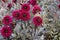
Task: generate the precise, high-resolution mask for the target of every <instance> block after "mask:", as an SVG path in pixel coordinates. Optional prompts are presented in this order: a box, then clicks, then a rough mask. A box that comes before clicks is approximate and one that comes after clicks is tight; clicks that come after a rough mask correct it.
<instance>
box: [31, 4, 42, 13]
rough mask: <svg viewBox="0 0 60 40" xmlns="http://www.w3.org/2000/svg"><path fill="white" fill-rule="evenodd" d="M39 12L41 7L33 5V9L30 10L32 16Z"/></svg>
mask: <svg viewBox="0 0 60 40" xmlns="http://www.w3.org/2000/svg"><path fill="white" fill-rule="evenodd" d="M40 11H41V7H40V6H38V5H35V6H34V7H33V10H32V12H33V14H36V13H37V12H40Z"/></svg>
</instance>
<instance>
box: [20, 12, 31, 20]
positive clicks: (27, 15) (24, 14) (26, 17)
mask: <svg viewBox="0 0 60 40" xmlns="http://www.w3.org/2000/svg"><path fill="white" fill-rule="evenodd" d="M29 19H30V13H29V12H26V11H22V12H21V20H24V21H27V20H29Z"/></svg>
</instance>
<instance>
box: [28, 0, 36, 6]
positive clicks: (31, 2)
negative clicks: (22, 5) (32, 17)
mask: <svg viewBox="0 0 60 40" xmlns="http://www.w3.org/2000/svg"><path fill="white" fill-rule="evenodd" d="M29 2H30V4H31V5H33V6H34V5H36V4H37V1H36V0H30V1H29Z"/></svg>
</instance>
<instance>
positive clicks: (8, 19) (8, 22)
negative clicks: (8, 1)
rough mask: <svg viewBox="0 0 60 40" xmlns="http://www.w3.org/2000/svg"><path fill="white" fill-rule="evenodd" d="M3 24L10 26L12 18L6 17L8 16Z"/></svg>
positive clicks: (3, 20)
mask: <svg viewBox="0 0 60 40" xmlns="http://www.w3.org/2000/svg"><path fill="white" fill-rule="evenodd" d="M2 22H3V24H5V25H8V24H10V23H11V22H12V17H11V16H9V15H6V16H5V17H4V18H3V19H2Z"/></svg>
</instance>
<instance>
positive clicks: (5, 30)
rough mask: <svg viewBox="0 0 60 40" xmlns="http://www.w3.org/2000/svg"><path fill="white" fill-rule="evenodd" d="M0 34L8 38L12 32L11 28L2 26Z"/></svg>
mask: <svg viewBox="0 0 60 40" xmlns="http://www.w3.org/2000/svg"><path fill="white" fill-rule="evenodd" d="M1 34H2V36H3V37H4V38H8V37H10V36H11V34H12V29H11V28H10V27H8V26H4V27H3V28H2V30H1Z"/></svg>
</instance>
